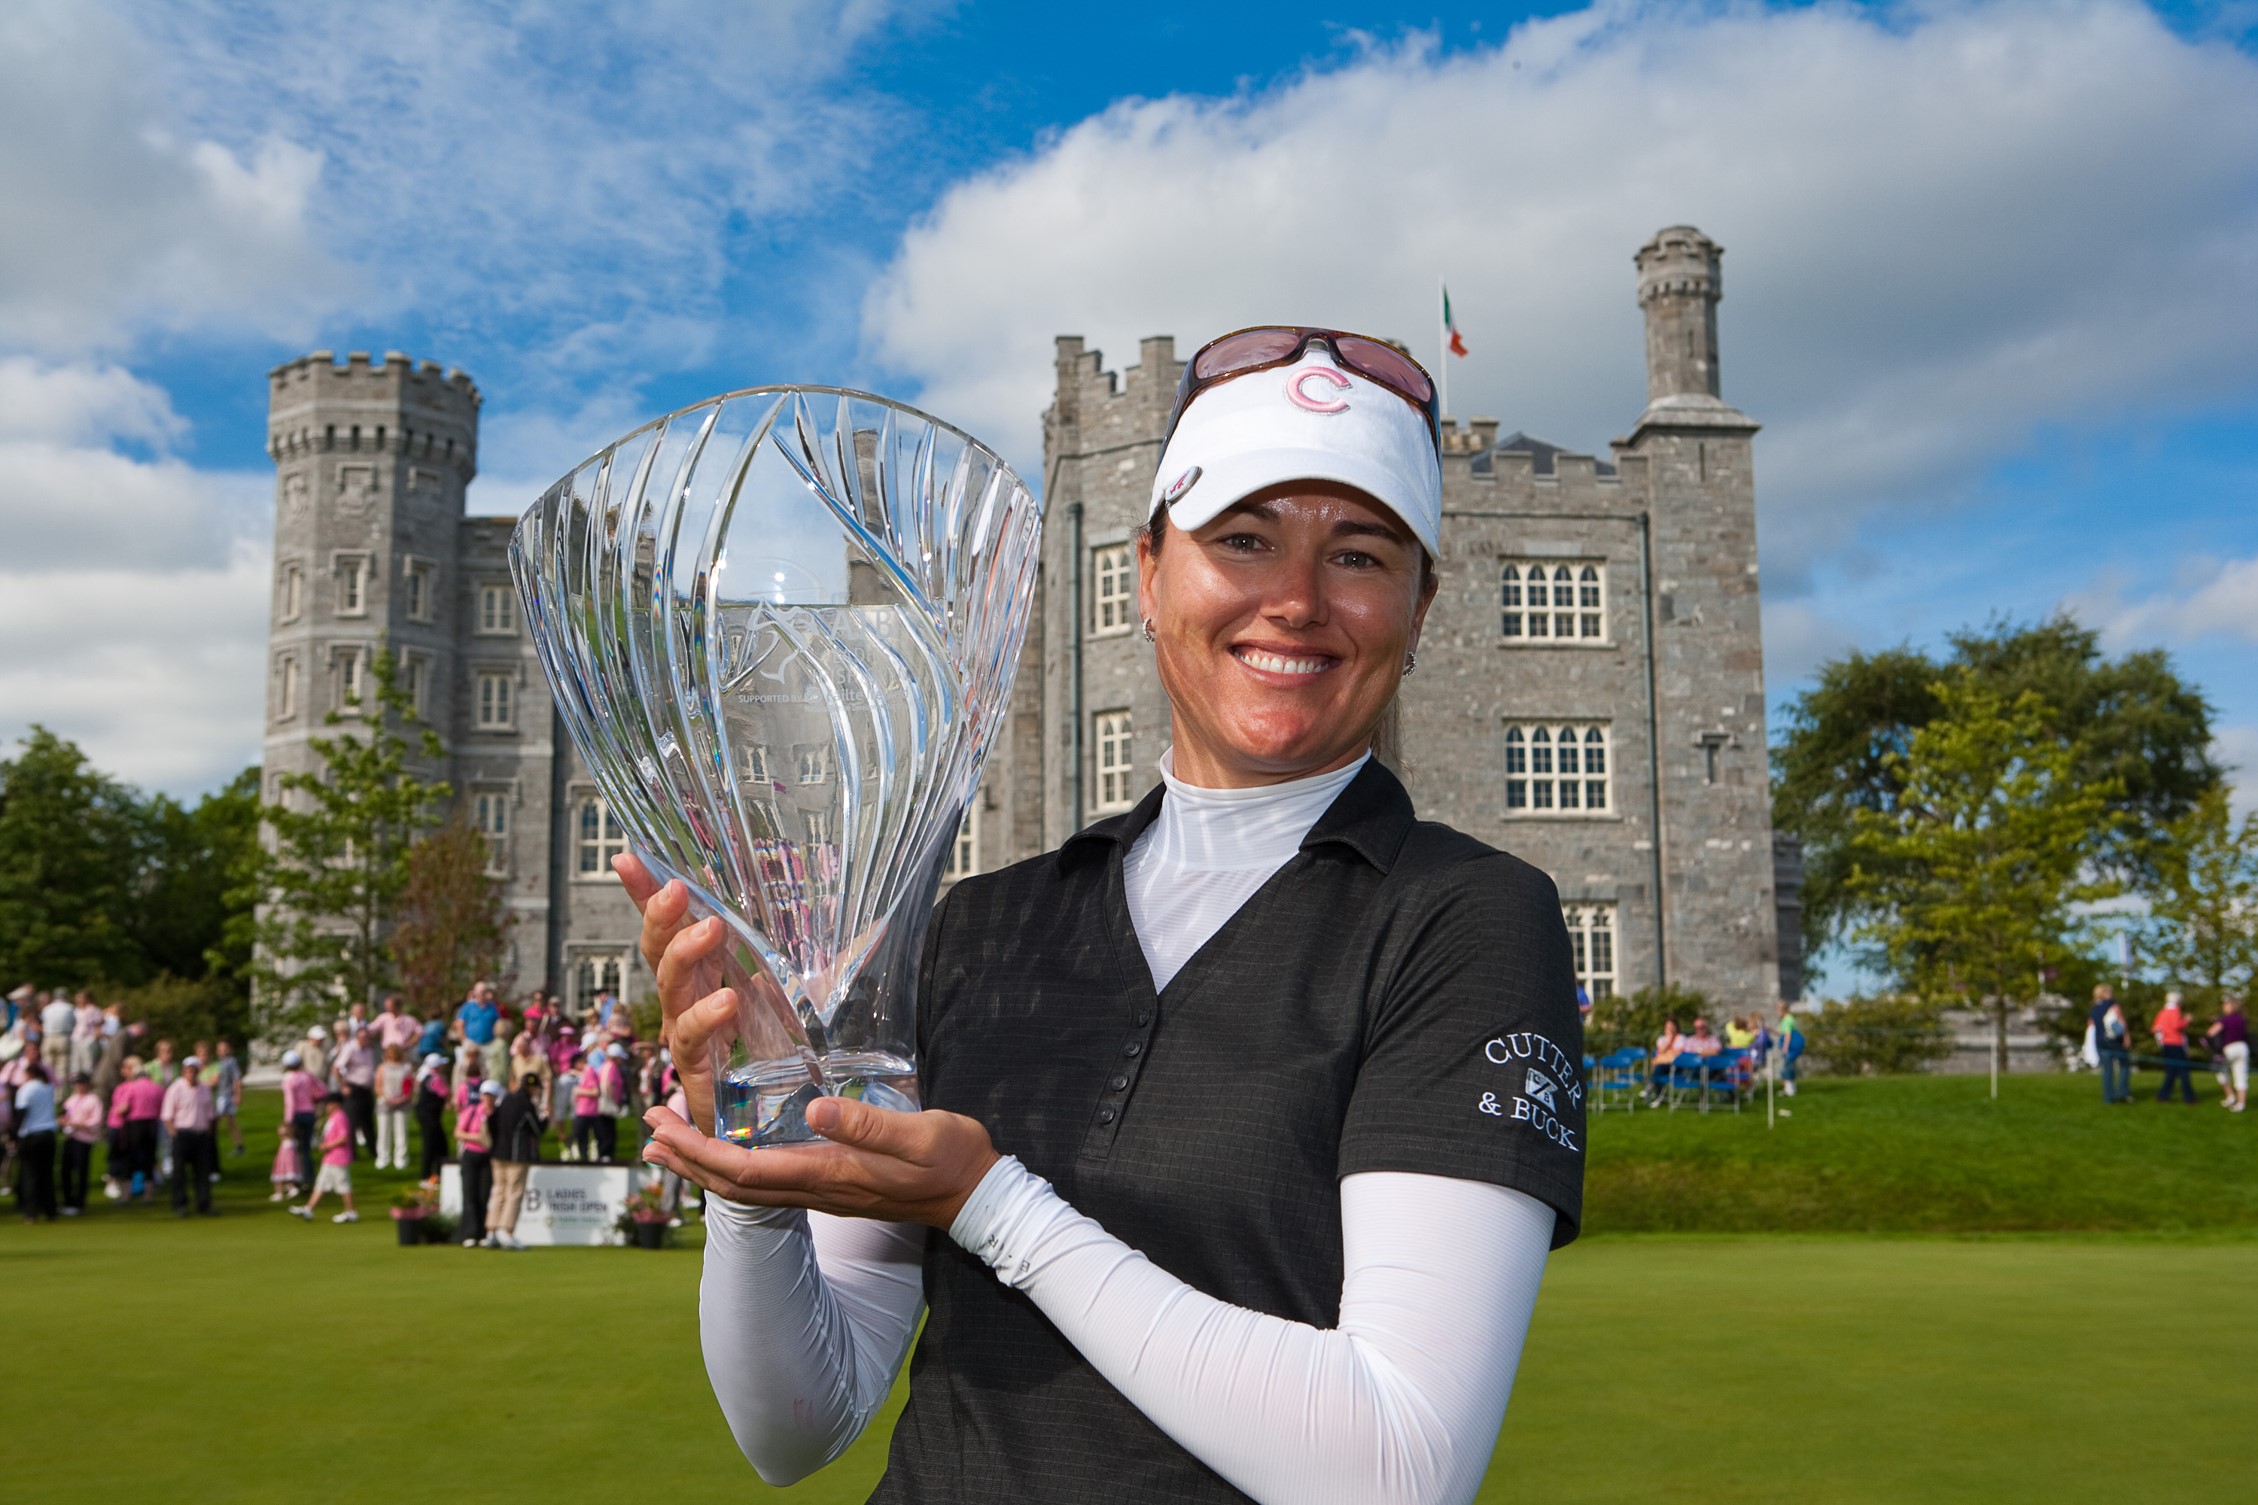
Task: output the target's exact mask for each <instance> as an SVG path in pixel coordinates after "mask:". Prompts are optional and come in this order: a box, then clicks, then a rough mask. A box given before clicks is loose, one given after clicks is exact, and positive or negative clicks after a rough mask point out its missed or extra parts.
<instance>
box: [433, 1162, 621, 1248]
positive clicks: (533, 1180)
mask: <svg viewBox="0 0 2258 1505" xmlns="http://www.w3.org/2000/svg"><path fill="white" fill-rule="evenodd" d="M635 1179H636V1172H635V1169H634V1168H633V1167H632V1166H625V1165H536V1166H534V1167H532V1168H531V1169H529V1170H528V1171H527V1172H526V1173H525V1202H524V1203H523V1205H522V1207H521V1210H520V1211H519V1213H518V1216H517V1236H518V1237H519V1238H520V1239H521V1240H523V1241H524V1242H526V1243H528V1244H610V1243H616V1242H618V1235H617V1234H616V1233H615V1232H614V1231H613V1228H612V1224H613V1223H615V1222H617V1221H618V1220H619V1213H620V1209H621V1208H622V1207H623V1206H625V1205H626V1203H627V1198H628V1194H629V1193H630V1192H632V1191H633V1190H634V1189H635V1187H634V1183H635ZM439 1210H440V1211H441V1212H443V1213H446V1214H447V1215H449V1216H450V1217H457V1218H459V1217H461V1216H462V1211H463V1168H462V1167H461V1166H460V1165H457V1164H455V1163H453V1162H449V1163H448V1164H447V1165H445V1166H443V1167H441V1169H440V1172H439Z"/></svg>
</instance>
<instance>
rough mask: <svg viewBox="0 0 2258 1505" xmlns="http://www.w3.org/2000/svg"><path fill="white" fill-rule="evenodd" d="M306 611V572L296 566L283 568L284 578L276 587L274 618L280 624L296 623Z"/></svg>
mask: <svg viewBox="0 0 2258 1505" xmlns="http://www.w3.org/2000/svg"><path fill="white" fill-rule="evenodd" d="M305 609H306V572H305V571H304V570H301V569H300V568H298V566H296V565H294V564H286V565H284V566H283V567H282V578H281V580H279V581H278V582H276V585H275V601H274V617H275V620H276V621H278V622H295V621H297V620H298V614H299V613H300V612H302V611H304V610H305Z"/></svg>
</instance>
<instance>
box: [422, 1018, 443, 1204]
mask: <svg viewBox="0 0 2258 1505" xmlns="http://www.w3.org/2000/svg"><path fill="white" fill-rule="evenodd" d="M415 1114H416V1138H417V1140H418V1141H419V1142H420V1148H421V1153H422V1163H421V1166H420V1168H419V1169H418V1171H417V1173H416V1174H417V1176H418V1178H419V1179H421V1180H422V1182H423V1184H424V1185H426V1186H437V1185H438V1184H439V1167H440V1166H442V1165H444V1164H445V1163H446V1160H447V1058H446V1057H445V1056H444V1055H441V1054H440V1053H439V1052H438V1051H436V1050H434V1051H427V1052H425V1053H424V1058H423V1065H422V1066H421V1067H420V1068H418V1069H417V1071H416V1087H415Z"/></svg>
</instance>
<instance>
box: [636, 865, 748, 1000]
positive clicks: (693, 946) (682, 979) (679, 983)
mask: <svg viewBox="0 0 2258 1505" xmlns="http://www.w3.org/2000/svg"><path fill="white" fill-rule="evenodd" d="M661 898H662V899H663V898H664V895H662V896H661ZM659 903H660V900H658V899H654V900H653V901H652V902H651V907H652V909H653V910H656V909H657V908H658V906H659ZM728 931H729V927H728V926H726V925H724V924H722V923H721V921H720V920H718V919H713V918H707V919H703V920H700V921H699V922H698V923H697V924H695V925H690V926H685V927H683V928H682V929H681V930H679V931H678V932H676V933H675V934H674V935H673V936H672V937H671V938H670V939H669V940H668V941H667V943H666V945H665V946H664V947H663V948H661V950H660V951H659V954H658V955H657V957H655V958H653V961H652V968H651V970H652V971H653V972H655V973H656V974H657V975H658V981H659V1007H660V1010H661V1011H662V1012H663V1013H664V1014H665V1016H666V1019H667V1022H668V1023H669V1024H670V1025H671V1024H672V1023H673V1022H674V1018H675V1016H676V1015H678V1014H680V1013H682V1012H683V1011H684V1010H685V1009H687V1008H689V1007H690V1006H691V1005H692V1004H694V1003H696V1002H697V1001H698V1000H699V999H701V998H703V997H704V996H705V995H707V994H708V993H710V992H712V991H713V981H714V980H717V979H711V978H710V974H709V973H708V970H707V963H709V962H711V961H712V960H713V959H714V956H715V954H716V953H717V952H719V951H720V950H721V944H722V942H723V940H724V939H726V938H727V936H728ZM650 933H651V922H650V921H649V920H648V919H646V920H645V921H644V922H643V935H644V939H645V944H646V947H647V946H648V943H649V937H650Z"/></svg>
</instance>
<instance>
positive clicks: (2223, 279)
mask: <svg viewBox="0 0 2258 1505" xmlns="http://www.w3.org/2000/svg"><path fill="white" fill-rule="evenodd" d="M2254 189H2258V62H2254V61H2253V60H2252V59H2251V58H2249V57H2247V56H2245V55H2244V54H2242V53H2239V52H2236V51H2234V50H2233V49H2231V48H2228V47H2225V46H2222V45H2202V44H2197V43H2191V42H2189V41H2186V40H2183V39H2181V38H2178V37H2175V36H2174V35H2172V34H2171V33H2170V32H2169V31H2168V30H2167V29H2166V28H2164V27H2163V26H2162V25H2161V24H2160V23H2159V22H2158V21H2157V19H2156V18H2155V17H2154V16H2153V15H2152V14H2151V13H2149V12H2148V11H2146V10H2144V9H2141V8H2139V7H2137V6H2135V5H2132V4H2130V3H2119V0H2083V3H2078V4H2072V5H2062V4H2048V5H2040V4H2030V3H2012V0H2010V3H1999V4H1982V5H1977V4H1967V5H1960V4H1944V5H1934V6H1922V7H1917V8H1916V7H1909V8H1907V9H1905V10H1903V11H1897V12H1888V13H1883V14H1881V15H1876V14H1874V13H1872V12H1862V11H1853V10H1849V9H1846V8H1838V7H1825V8H1818V9H1808V10H1794V11H1785V12H1770V11H1764V10H1757V9H1749V8H1745V7H1737V6H1736V7H1727V8H1707V7H1697V8H1684V7H1650V6H1642V5H1631V4H1621V5H1615V4H1606V5H1602V6H1600V7H1599V8H1597V9H1594V10H1590V11H1585V12H1581V13H1578V14H1575V15H1571V16H1566V17H1562V18H1559V19H1557V20H1551V21H1541V22H1534V23H1530V24H1528V25H1525V26H1522V27H1520V28H1518V29H1517V30H1516V31H1515V32H1514V34H1513V36H1512V37H1511V39H1510V40H1509V41H1508V42H1507V43H1505V44H1504V45H1503V46H1502V47H1501V48H1498V49H1494V50H1489V51H1484V52H1480V53H1476V54H1471V55H1465V56H1456V57H1438V56H1436V55H1434V54H1433V53H1432V52H1431V51H1429V50H1426V49H1425V48H1423V47H1422V46H1421V45H1418V44H1416V43H1415V44H1412V45H1407V46H1404V47H1400V48H1397V49H1394V50H1383V51H1380V52H1377V53H1374V54H1372V55H1370V56H1368V57H1366V58H1364V59H1362V60H1360V61H1358V62H1356V63H1353V64H1351V65H1349V66H1346V67H1343V68H1340V69H1338V70H1335V71H1330V72H1323V73H1314V74H1311V75H1309V76H1306V77H1304V78H1301V79H1300V80H1298V81H1296V82H1294V83H1292V84H1290V85H1288V86H1286V87H1283V88H1280V89H1278V90H1276V91H1273V92H1270V93H1266V94H1261V95H1255V96H1249V97H1242V98H1234V99H1229V100H1222V101H1212V100H1199V99H1188V98H1166V99H1159V100H1151V101H1130V102H1126V103H1123V104H1120V105H1117V106H1115V107H1114V108H1112V109H1110V110H1108V111H1107V112H1105V113H1104V114H1103V115H1100V116H1098V117H1096V118H1094V119H1091V120H1088V121H1085V122H1083V123H1082V124H1080V125H1077V126H1075V127H1073V128H1072V129H1070V130H1067V131H1065V132H1063V133H1062V134H1060V135H1059V136H1058V137H1057V138H1056V139H1055V140H1052V141H1050V142H1048V143H1046V144H1045V145H1043V146H1042V147H1041V148H1040V149H1039V150H1037V151H1035V152H1034V153H1032V154H1031V155H1029V156H1028V157H1026V158H1025V159H1023V160H1018V161H1015V162H1012V163H1010V164H1007V165H1006V166H1004V167H1001V168H998V169H996V170H994V171H992V172H989V173H986V174H983V175H981V176H979V177H977V178H974V179H973V180H971V181H969V182H966V183H964V184H962V185H960V186H959V187H957V188H955V189H953V190H952V191H951V192H950V193H949V194H948V195H946V196H945V197H944V198H943V199H942V201H941V202H940V203H939V204H938V206H937V207H936V208H935V209H934V211H933V212H932V213H931V215H930V216H929V217H928V218H927V219H926V220H925V221H924V222H923V223H922V224H920V225H919V226H917V227H916V228H914V229H913V230H912V231H911V233H910V234H909V235H908V237H907V238H906V239H905V242H904V244H903V248H902V251H901V253H900V255H899V257H898V258H897V259H896V261H895V263H894V264H893V266H892V267H891V268H890V269H889V271H888V273H887V275H886V276H885V278H884V279H883V280H882V281H881V282H880V283H879V284H878V285H876V286H875V287H874V288H873V290H872V292H871V295H870V297H869V300H868V302H867V304H866V308H865V329H866V334H867V338H868V340H869V341H870V343H871V345H872V347H873V349H874V350H875V351H876V352H877V353H878V354H879V356H880V357H881V358H882V359H884V360H885V361H886V362H888V363H889V364H890V365H891V366H892V367H893V368H895V369H897V370H899V371H902V372H904V373H906V374H908V375H909V376H911V377H913V378H915V379H917V380H918V381H920V382H922V383H923V389H924V401H925V402H926V403H927V404H928V405H930V406H932V407H934V408H935V409H936V410H937V411H939V412H941V413H943V414H945V415H947V416H949V417H951V418H953V419H956V420H957V421H960V422H963V423H965V424H967V425H968V426H970V427H971V428H972V429H973V430H974V431H975V432H978V433H981V434H983V435H986V436H990V437H992V438H993V439H994V440H995V441H996V442H999V443H1001V444H1003V445H1005V446H1007V447H1008V448H1009V449H1010V450H1011V451H1012V452H1013V453H1014V454H1015V455H1016V456H1018V457H1019V458H1021V459H1022V460H1023V461H1024V460H1027V459H1030V458H1031V457H1032V455H1033V454H1034V452H1035V450H1036V448H1037V445H1038V443H1039V435H1038V431H1037V427H1036V414H1038V413H1039V412H1040V411H1041V409H1042V408H1043V407H1044V406H1045V405H1046V403H1047V401H1048V398H1049V383H1050V368H1051V362H1050V342H1051V337H1052V336H1053V335H1054V334H1057V333H1062V332H1073V333H1080V334H1084V335H1087V336H1090V337H1091V338H1092V340H1093V342H1094V343H1097V344H1100V345H1102V346H1103V347H1104V348H1105V349H1106V351H1107V354H1108V358H1109V360H1110V361H1113V362H1115V363H1119V362H1121V361H1122V360H1123V359H1124V357H1130V358H1133V353H1134V344H1133V342H1134V341H1135V339H1136V338H1138V337H1139V336H1142V335H1148V334H1152V333H1155V332H1160V331H1168V332H1173V333H1175V334H1176V335H1178V336H1179V337H1180V346H1179V354H1183V353H1186V351H1187V350H1188V348H1189V346H1190V345H1191V344H1192V343H1193V342H1195V341H1196V340H1198V339H1200V338H1204V337H1206V336H1209V335H1212V334H1214V333H1216V332H1218V331H1220V330H1223V329H1226V328H1230V327H1232V326H1233V325H1236V324H1243V323H1252V322H1260V321H1266V320H1284V321H1291V322H1323V323H1340V324H1346V325H1348V326H1351V327H1361V328H1366V329H1371V330H1375V331H1379V332H1384V333H1392V334H1399V335H1401V336H1404V337H1406V338H1409V339H1411V340H1412V341H1413V342H1414V343H1415V348H1418V349H1420V350H1422V351H1423V352H1424V351H1428V350H1431V349H1432V342H1433V339H1434V335H1433V330H1434V327H1435V310H1434V281H1435V277H1436V274H1437V273H1438V272H1442V273H1445V274H1447V275H1448V277H1449V279H1450V284H1451V293H1452V301H1453V304H1454V308H1455V311H1456V312H1457V313H1458V315H1459V318H1460V322H1461V325H1462V327H1463V328H1464V329H1465V330H1466V333H1467V336H1468V339H1469V341H1470V343H1471V344H1472V346H1473V348H1474V351H1475V355H1474V357H1473V358H1472V359H1469V360H1467V361H1464V362H1459V363H1457V365H1456V369H1455V370H1454V372H1453V373H1452V385H1453V393H1452V397H1453V406H1454V407H1455V408H1456V409H1457V410H1458V411H1459V412H1460V413H1472V412H1488V413H1496V414H1499V415H1501V416H1503V417H1504V418H1505V419H1506V420H1507V421H1508V422H1509V423H1510V424H1512V425H1514V426H1519V427H1523V428H1526V429H1529V430H1530V431H1532V432H1537V433H1541V434H1544V435H1545V436H1547V437H1549V438H1552V439H1554V440H1556V441H1558V442H1563V443H1568V444H1571V445H1573V446H1576V447H1584V448H1601V447H1602V446H1604V443H1605V441H1606V439H1607V438H1608V437H1609V436H1610V435H1613V434H1619V433H1621V432H1623V431H1624V429H1625V428H1626V427H1627V426H1628V424H1629V422H1630V420H1631V419H1632V418H1634V417H1635V416H1636V414H1637V412H1638V409H1639V407H1640V405H1641V402H1642V399H1643V396H1644V386H1643V380H1642V376H1641V367H1640V362H1641V358H1642V349H1643V345H1642V339H1641V334H1640V322H1639V313H1638V310H1637V308H1636V307H1635V305H1634V301H1633V290H1632V269H1631V264H1630V262H1631V253H1632V252H1633V251H1634V250H1635V249H1636V248H1637V247H1638V245H1639V244H1640V243H1641V242H1642V241H1644V240H1645V239H1646V238H1647V237H1648V236H1649V235H1650V234H1652V233H1653V231H1654V230H1655V229H1657V228H1659V227H1661V226H1663V225H1668V224H1673V223H1680V222H1687V223H1693V224H1697V225H1699V226H1701V227H1702V228H1703V229H1704V230H1706V231H1708V232H1709V233H1710V234H1711V235H1713V236H1714V237H1716V238H1717V239H1718V240H1719V241H1721V242H1722V243H1723V244H1724V245H1725V246H1726V247H1727V248H1728V255H1727V258H1726V263H1725V270H1726V276H1725V287H1726V295H1727V296H1726V301H1725V303H1724V306H1723V308H1722V310H1721V314H1722V325H1723V335H1722V338H1723V371H1724V383H1725V393H1726V396H1727V397H1728V399H1730V400H1732V401H1734V402H1736V403H1737V404H1739V405H1740V406H1741V407H1743V408H1744V409H1745V410H1747V411H1748V412H1749V413H1751V414H1752V415H1753V416H1755V417H1757V418H1759V419H1760V420H1762V421H1764V422H1765V423H1766V424H1767V426H1768V428H1767V433H1766V434H1765V436H1764V437H1763V439H1762V440H1761V441H1760V445H1761V447H1760V451H1759V464H1760V467H1761V469H1760V473H1759V496H1760V498H1761V499H1762V506H1763V508H1764V514H1765V515H1764V526H1765V546H1766V573H1767V577H1768V579H1769V581H1770V582H1771V583H1772V585H1773V586H1774V587H1775V590H1780V589H1782V588H1785V589H1786V590H1788V591H1790V592H1792V591H1793V590H1794V589H1795V588H1797V587H1798V585H1799V584H1800V580H1801V576H1802V572H1803V571H1804V569H1805V568H1806V567H1807V566H1808V564H1809V563H1810V561H1811V560H1812V559H1813V558H1814V557H1815V556H1816V555H1818V554H1819V553H1821V552H1822V551H1823V550H1825V549H1828V548H1831V547H1833V546H1835V545H1837V544H1839V543H1840V542H1841V541H1842V540H1843V539H1845V538H1846V537H1847V536H1848V534H1849V532H1850V531H1851V529H1853V528H1854V527H1855V526H1856V525H1857V523H1858V522H1859V520H1860V519H1861V518H1862V517H1863V516H1864V515H1866V514H1867V513H1868V512H1870V511H1871V510H1872V509H1873V508H1874V507H1875V506H1877V505H1879V504H1882V503H1885V502H1887V503H1890V504H1894V505H1899V506H1903V505H1908V504H1916V505H1917V504H1924V503H1926V504H1932V505H1933V504H1937V503H1942V502H1946V501H1949V500H1951V499H1952V497H1953V496H1954V494H1955V492H1956V491H1957V490H1959V489H1960V488H1962V487H1964V486H1966V484H1967V483H1968V482H1969V481H1970V480H1971V479H1972V477H1973V476H1974V475H1975V474H1976V473H1978V472H1979V471H1980V470H1981V468H1982V467H1983V466H1984V465H1986V464H1987V463H1989V462H1991V461H1994V460H1996V459H1998V458H2000V457H2001V456H2003V455H2006V454H2009V453H2012V452H2013V451H2014V450H2016V449H2017V448H2018V447H2019V446H2020V445H2021V444H2023V443H2024V442H2026V440H2027V437H2028V435H2029V434H2030V432H2031V431H2032V429H2033V427H2034V426H2035V425H2038V424H2041V423H2045V422H2057V421H2075V420H2077V419H2079V418H2083V417H2089V416H2094V415H2103V416H2106V415H2111V414H2116V413H2121V412H2124V411H2127V410H2138V409H2141V408H2143V407H2146V406H2148V405H2152V404H2158V405H2161V404H2172V403H2181V402H2186V401H2190V400H2204V399H2215V398H2218V397H2220V396H2222V395H2229V394H2240V393H2244V392H2247V391H2248V390H2249V389H2250V388H2251V387H2252V385H2253V383H2254V379H2258V302H2253V300H2251V299H2250V297H2249V296H2248V288H2249V287H2250V286H2251V285H2252V283H2253V281H2254V280H2258V193H2254V191H2253V190H2254Z"/></svg>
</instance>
